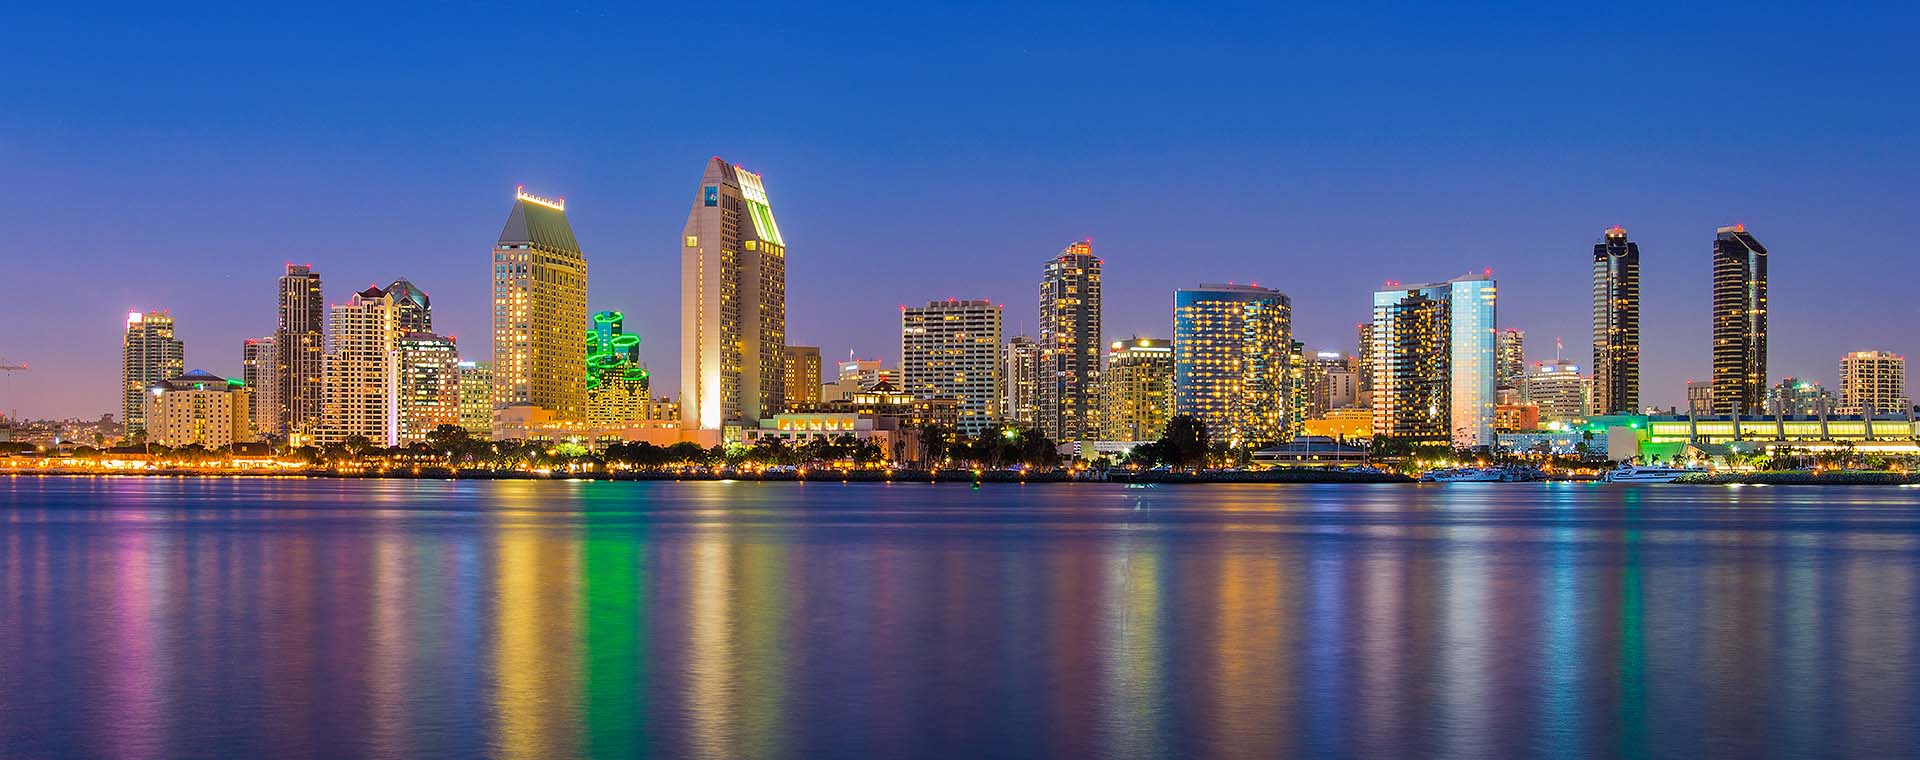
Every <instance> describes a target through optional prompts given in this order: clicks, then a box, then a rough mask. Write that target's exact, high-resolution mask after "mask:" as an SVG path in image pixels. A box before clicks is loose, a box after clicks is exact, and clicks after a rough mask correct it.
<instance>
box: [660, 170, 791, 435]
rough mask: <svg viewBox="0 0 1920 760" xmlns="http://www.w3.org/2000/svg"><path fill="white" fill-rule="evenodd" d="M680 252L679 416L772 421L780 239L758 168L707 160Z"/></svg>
mask: <svg viewBox="0 0 1920 760" xmlns="http://www.w3.org/2000/svg"><path fill="white" fill-rule="evenodd" d="M680 251H681V252H680V414H681V418H682V420H683V424H684V425H685V426H686V427H689V428H698V429H701V430H717V429H719V428H721V427H722V426H726V425H745V426H754V425H758V424H759V420H760V419H762V418H768V419H771V418H772V417H773V415H774V414H775V413H778V412H779V411H780V410H781V409H782V408H784V407H785V405H786V393H785V383H786V361H785V356H784V353H785V350H786V345H787V243H786V240H785V239H784V238H782V237H781V236H780V225H779V224H777V223H776V222H775V221H774V219H773V208H772V206H771V205H769V201H768V200H767V190H766V186H765V185H764V184H762V183H761V181H760V175H758V174H754V173H753V172H750V171H747V170H745V169H742V168H740V167H738V166H734V165H732V164H729V163H727V162H725V161H722V160H721V159H720V157H719V156H714V157H713V159H712V160H710V161H708V162H707V170H706V174H705V175H703V176H702V177H701V178H700V193H699V195H698V196H696V197H695V198H694V199H693V210H691V211H689V212H688V213H687V224H686V227H685V229H684V230H682V232H681V249H680Z"/></svg>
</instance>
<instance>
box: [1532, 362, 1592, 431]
mask: <svg viewBox="0 0 1920 760" xmlns="http://www.w3.org/2000/svg"><path fill="white" fill-rule="evenodd" d="M1523 388H1524V390H1525V394H1524V399H1525V402H1526V403H1528V404H1532V405H1533V406H1534V407H1536V408H1537V409H1538V420H1539V422H1572V421H1574V420H1577V419H1580V418H1582V417H1585V416H1587V415H1588V414H1589V413H1590V412H1591V410H1592V409H1593V401H1592V399H1593V381H1592V380H1591V379H1589V378H1587V377H1586V376H1585V375H1582V374H1580V365H1578V364H1575V363H1573V362H1570V361H1567V360H1565V359H1555V360H1553V361H1550V362H1534V363H1533V366H1532V367H1530V368H1529V369H1528V370H1527V380H1526V384H1525V386H1524V387H1523Z"/></svg>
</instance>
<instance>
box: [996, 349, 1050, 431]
mask: <svg viewBox="0 0 1920 760" xmlns="http://www.w3.org/2000/svg"><path fill="white" fill-rule="evenodd" d="M1004 355H1005V359H1004V362H1005V364H1006V367H1005V369H1003V370H1001V372H1002V374H1003V376H1004V377H1005V378H1006V401H1005V403H1004V406H1003V407H1002V411H1001V415H1002V416H1003V417H1005V418H1006V421H1008V422H1011V423H1013V424H1014V425H1015V426H1018V427H1020V428H1023V429H1034V428H1038V427H1040V398H1039V397H1040V363H1041V356H1040V344H1039V343H1036V342H1034V340H1033V338H1030V337H1027V336H1025V335H1015V336H1013V337H1012V338H1011V339H1009V340H1008V341H1007V347H1006V351H1005V354H1004Z"/></svg>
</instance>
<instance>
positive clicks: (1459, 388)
mask: <svg viewBox="0 0 1920 760" xmlns="http://www.w3.org/2000/svg"><path fill="white" fill-rule="evenodd" d="M1496 297H1497V288H1496V286H1495V284H1494V281H1493V278H1492V277H1491V276H1490V275H1467V276H1464V277H1456V278H1454V279H1452V280H1448V281H1446V282H1441V283H1433V284H1427V285H1412V286H1400V285H1392V286H1390V289H1388V290H1381V291H1377V292H1375V293H1374V294H1373V331H1372V332H1373V349H1372V350H1373V431H1374V434H1375V435H1386V436H1394V437H1398V438H1407V439H1411V440H1424V441H1445V442H1450V443H1451V444H1452V445H1453V446H1455V447H1457V448H1476V447H1481V446H1491V445H1493V444H1494V434H1493V417H1494V405H1495V399H1496V397H1495V386H1496V379H1495V375H1496V374H1497V372H1498V367H1497V365H1496V362H1495V353H1496V352H1495V342H1496V335H1495V333H1496V329H1495V327H1494V326H1495V325H1496V324H1498V323H1497V322H1496V321H1495V318H1496V316H1497V314H1496V308H1495V301H1496Z"/></svg>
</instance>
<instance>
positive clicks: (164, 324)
mask: <svg viewBox="0 0 1920 760" xmlns="http://www.w3.org/2000/svg"><path fill="white" fill-rule="evenodd" d="M186 355H187V348H186V345H185V344H183V343H181V342H180V341H179V339H177V338H175V337H173V315H172V314H171V313H169V312H167V311H166V310H165V309H162V310H160V311H149V312H138V311H132V312H127V334H126V336H125V337H124V338H123V339H122V340H121V342H120V381H121V382H120V392H121V396H120V415H121V417H120V419H121V420H122V421H124V422H125V423H126V431H127V435H129V436H131V435H134V434H137V433H141V432H143V431H145V430H146V424H147V391H148V389H149V388H152V387H153V386H154V385H156V384H158V383H161V382H164V381H166V380H171V379H173V378H175V377H179V376H180V374H181V373H183V372H185V371H186V363H187V361H186Z"/></svg>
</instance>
